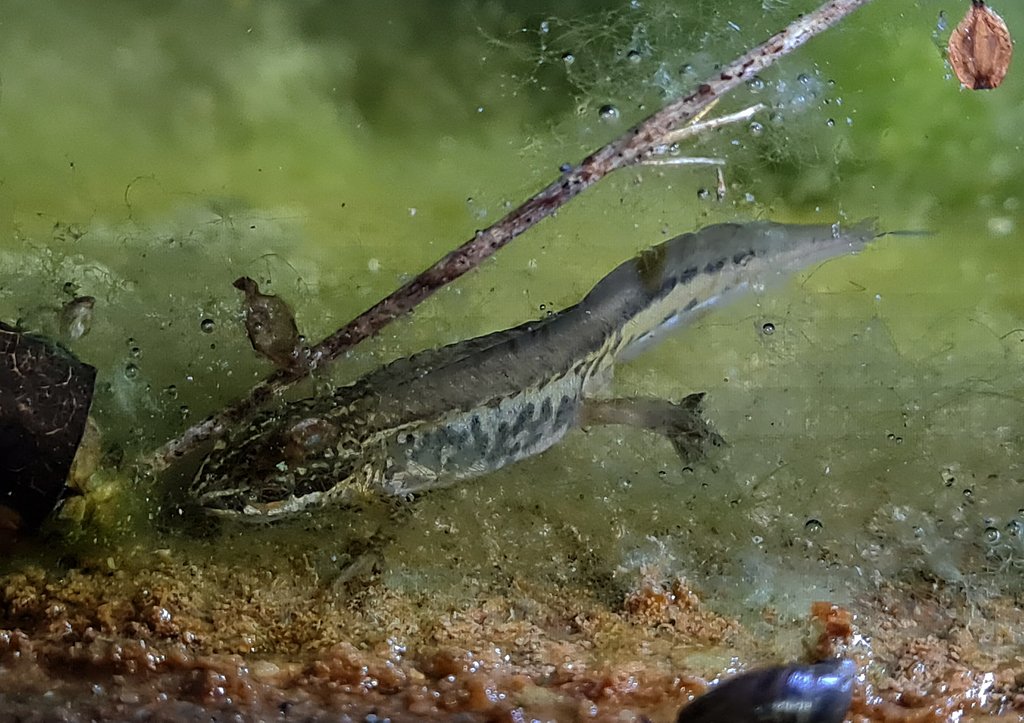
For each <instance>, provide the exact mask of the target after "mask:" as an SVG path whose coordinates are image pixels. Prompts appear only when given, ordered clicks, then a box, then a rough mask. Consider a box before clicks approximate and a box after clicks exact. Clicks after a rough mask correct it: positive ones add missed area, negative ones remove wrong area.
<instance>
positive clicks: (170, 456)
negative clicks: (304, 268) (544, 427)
mask: <svg viewBox="0 0 1024 723" xmlns="http://www.w3.org/2000/svg"><path fill="white" fill-rule="evenodd" d="M870 1H871V0H830V1H829V2H826V3H824V4H823V5H821V6H820V7H819V8H818V9H817V10H815V11H814V12H811V13H808V14H806V15H803V16H801V17H799V18H797V19H796V20H794V21H793V22H792V23H790V24H789V25H788V26H786V27H785V28H784V29H783V30H781V31H779V32H778V33H776V34H775V35H773V36H772V37H770V38H769V39H768V40H766V41H765V42H764V43H762V44H761V45H758V46H757V47H755V48H753V49H751V50H749V51H748V52H746V53H744V54H743V55H741V56H740V57H739V58H737V59H736V60H734V61H733V62H732V63H729V64H728V65H725V66H722V67H721V68H720V69H719V70H718V71H717V72H716V74H715V75H714V76H713V77H711V78H708V79H707V80H705V81H704V82H703V83H701V84H700V85H698V86H697V88H696V89H695V90H693V91H692V92H691V93H690V94H688V95H686V96H684V97H682V98H679V99H678V100H675V101H673V102H672V103H670V104H669V105H667V106H665V107H664V108H662V109H661V110H659V111H657V112H656V113H654V114H653V115H651V116H649V117H648V118H646V119H645V120H643V121H641V122H640V123H638V124H637V125H635V126H633V127H632V128H630V129H629V130H628V131H626V132H625V133H624V134H623V135H622V136H620V137H619V138H616V139H615V140H614V141H612V142H611V143H609V144H608V145H606V146H604V147H603V148H600V149H598V150H597V151H595V152H593V153H592V154H590V155H589V156H587V157H586V158H584V159H583V161H581V162H580V164H579V165H577V166H576V167H574V168H572V169H570V170H569V171H567V172H565V173H563V174H562V175H561V176H559V178H558V179H557V180H555V181H553V182H552V183H551V184H549V185H548V186H547V187H545V188H543V189H541V190H540V191H539V192H537V193H536V194H535V195H534V196H533V197H531V198H530V199H528V200H527V201H525V202H524V203H523V204H522V205H520V206H519V207H518V208H516V209H515V210H513V211H511V212H510V213H509V214H508V215H506V216H505V217H504V218H502V219H501V220H499V221H497V222H496V223H495V224H494V225H492V226H490V227H489V228H487V229H484V230H483V231H479V232H477V234H476V235H475V236H474V237H473V238H471V239H470V240H469V241H466V242H465V243H464V244H462V245H461V246H459V247H458V248H457V249H455V250H453V251H451V252H449V253H448V254H446V255H445V256H444V257H443V258H441V259H439V260H438V261H437V262H435V263H434V264H433V265H432V266H430V267H429V268H428V269H426V270H424V271H423V272H422V273H421V274H419V275H418V276H417V277H416V278H414V279H412V280H411V281H409V282H408V283H406V284H404V285H403V286H401V287H400V288H398V289H397V290H395V291H394V292H393V293H392V294H390V295H389V296H387V297H386V298H384V299H382V300H381V301H379V302H377V303H376V304H374V305H373V306H372V307H370V308H369V309H367V310H366V311H364V312H363V313H362V314H360V315H359V316H357V317H356V318H355V319H353V320H352V321H350V322H349V323H348V324H346V325H345V326H343V327H341V328H340V329H338V330H337V331H336V332H334V333H333V334H331V335H330V336H328V337H327V338H325V339H324V340H323V341H321V342H320V343H319V344H317V345H316V346H314V347H312V348H311V349H310V352H309V364H308V365H307V366H306V368H304V369H303V370H301V371H292V370H281V371H277V372H275V373H273V374H271V375H270V376H269V377H267V378H266V379H265V380H263V381H262V382H260V383H259V384H257V385H256V386H255V387H253V388H252V389H251V390H250V391H249V394H248V395H246V396H245V397H243V398H242V399H240V400H238V401H236V402H234V403H233V404H231V405H229V406H228V407H226V408H225V409H223V410H221V411H219V412H217V413H216V414H214V415H212V416H210V417H208V418H207V419H205V420H203V421H202V422H199V423H197V424H195V425H193V426H191V427H189V428H188V429H186V430H185V431H184V432H183V433H182V434H181V435H180V436H179V437H177V438H175V439H172V440H171V441H169V442H167V443H166V444H164V445H163V446H162V447H160V448H159V449H157V450H156V451H155V452H154V453H153V456H152V458H151V459H150V460H148V461H149V462H150V464H152V465H153V466H154V467H155V468H156V469H160V468H163V467H166V466H167V465H168V464H170V463H171V462H172V461H174V460H175V459H177V458H179V457H181V456H183V455H185V454H188V453H189V452H191V451H194V450H195V449H197V448H198V447H199V446H200V445H201V444H203V443H204V442H206V441H207V440H210V439H212V438H215V437H219V436H221V435H223V434H224V433H225V432H226V431H227V430H228V429H230V428H231V426H232V425H234V424H237V423H238V422H240V421H241V420H243V419H245V418H246V417H247V416H248V415H249V414H251V413H252V412H253V411H255V410H256V409H258V408H259V407H260V406H262V405H263V404H265V403H267V402H268V401H269V400H270V399H271V398H273V396H274V395H275V394H277V393H279V392H281V391H282V390H284V389H286V388H287V387H289V386H291V385H292V384H294V383H295V382H297V381H299V380H300V379H302V378H304V377H306V376H308V375H309V374H310V373H312V372H313V371H315V370H316V369H318V368H320V367H323V366H325V365H327V364H328V363H330V362H331V361H332V360H334V359H336V358H337V357H338V356H340V355H341V354H342V353H343V352H345V351H347V350H349V349H351V348H352V347H354V346H355V345H356V344H358V343H360V342H361V341H363V340H364V339H367V338H369V337H371V336H374V335H376V334H377V333H378V332H379V331H380V330H381V329H383V328H384V327H385V326H387V325H388V324H389V323H391V322H392V321H394V320H395V319H397V318H398V317H400V316H402V315H404V314H407V313H408V312H409V311H410V310H412V309H413V307H415V306H416V305H418V304H420V303H421V302H423V301H424V300H425V299H427V298H428V297H429V296H430V295H432V294H433V293H434V292H435V291H437V290H438V289H440V288H441V287H443V286H445V285H446V284H449V283H451V282H452V281H454V280H455V279H457V278H459V277H460V276H462V275H463V274H465V273H466V272H467V271H469V270H471V269H474V268H476V267H477V266H479V265H480V264H481V263H482V262H483V261H484V260H485V259H487V258H488V257H490V256H491V255H493V254H494V253H495V252H496V251H498V249H500V248H501V247H503V246H505V245H506V244H507V243H508V242H509V241H511V240H512V239H514V238H515V237H516V236H519V235H520V234H521V233H523V232H524V231H526V230H527V229H529V228H531V227H533V226H534V225H536V224H537V222H539V221H540V220H542V219H544V218H547V217H548V216H550V215H551V214H552V213H554V212H555V211H556V210H558V209H559V208H561V207H562V206H564V205H565V204H566V203H568V202H569V201H571V200H572V199H573V198H575V197H576V196H578V195H579V194H580V193H582V192H583V191H585V190H586V189H587V188H589V187H591V186H593V185H594V184H595V183H597V182H598V181H600V180H601V179H602V178H604V177H605V176H606V175H608V174H609V173H611V172H612V171H615V170H617V169H619V168H624V167H628V166H632V165H635V164H638V163H642V162H644V161H645V160H648V159H650V157H651V156H652V155H656V154H657V152H658V150H657V149H658V148H659V147H662V148H663V147H664V146H665V145H666V138H669V137H671V134H672V132H673V131H676V130H677V129H679V128H681V127H682V126H683V125H684V124H686V122H687V121H689V120H691V119H692V118H694V117H695V116H697V114H698V113H699V112H700V111H701V110H703V109H704V108H706V107H707V106H709V105H710V104H711V103H713V102H715V101H717V100H718V99H720V98H721V97H722V96H724V95H725V94H727V93H729V92H731V91H732V90H734V89H735V88H736V87H738V86H739V85H740V84H741V83H743V82H744V81H745V80H747V79H749V78H751V77H752V76H754V75H755V74H757V73H759V72H761V71H762V70H764V69H765V68H767V67H768V66H769V65H771V64H772V63H774V62H775V61H776V60H778V59H779V58H781V57H783V56H785V55H788V54H789V53H791V52H793V51H794V50H796V49H797V48H799V47H800V46H801V45H803V44H804V43H805V42H807V41H808V40H809V39H811V38H812V37H814V36H815V35H817V34H819V33H821V32H823V31H825V30H827V29H828V28H830V27H832V26H833V25H835V24H836V23H838V22H839V21H840V20H842V19H843V18H844V17H846V16H847V15H849V14H850V13H852V12H853V11H854V10H856V9H857V8H859V7H861V6H862V5H866V4H867V3H869V2H870Z"/></svg>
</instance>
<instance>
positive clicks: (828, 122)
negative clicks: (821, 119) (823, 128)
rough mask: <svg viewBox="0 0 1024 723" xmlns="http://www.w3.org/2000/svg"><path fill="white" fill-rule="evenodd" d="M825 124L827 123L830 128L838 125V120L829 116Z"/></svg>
mask: <svg viewBox="0 0 1024 723" xmlns="http://www.w3.org/2000/svg"><path fill="white" fill-rule="evenodd" d="M825 125H827V126H828V127H829V128H834V127H835V125H836V121H835V119H834V118H829V119H828V120H827V121H825Z"/></svg>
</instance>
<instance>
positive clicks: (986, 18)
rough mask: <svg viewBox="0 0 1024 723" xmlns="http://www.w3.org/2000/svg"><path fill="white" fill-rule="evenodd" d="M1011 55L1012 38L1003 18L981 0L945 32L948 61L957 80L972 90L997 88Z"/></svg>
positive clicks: (976, 0)
mask: <svg viewBox="0 0 1024 723" xmlns="http://www.w3.org/2000/svg"><path fill="white" fill-rule="evenodd" d="M1012 57H1013V39H1012V38H1011V37H1010V31H1009V29H1008V28H1007V27H1006V23H1004V22H1003V19H1002V18H1001V17H999V15H998V14H997V13H996V12H995V11H994V10H992V8H990V7H988V6H987V5H985V3H984V2H983V1H982V0H971V8H970V9H969V10H968V11H967V15H965V16H964V19H963V20H961V21H960V24H959V25H957V26H956V28H955V29H954V30H953V33H952V35H950V36H949V63H950V65H952V66H953V71H954V72H955V73H956V77H957V78H959V79H960V82H961V83H963V85H964V86H965V87H967V88H970V89H972V90H991V89H992V88H997V87H998V86H999V84H1000V83H1002V82H1003V78H1004V77H1006V70H1007V68H1009V67H1010V58H1012Z"/></svg>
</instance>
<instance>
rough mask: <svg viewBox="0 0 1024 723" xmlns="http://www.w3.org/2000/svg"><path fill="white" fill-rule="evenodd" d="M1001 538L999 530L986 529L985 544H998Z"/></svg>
mask: <svg viewBox="0 0 1024 723" xmlns="http://www.w3.org/2000/svg"><path fill="white" fill-rule="evenodd" d="M999 537H1000V535H999V530H997V529H996V528H994V527H986V528H985V542H987V543H988V544H990V545H994V544H996V543H997V542H999Z"/></svg>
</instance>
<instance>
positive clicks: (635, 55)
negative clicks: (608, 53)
mask: <svg viewBox="0 0 1024 723" xmlns="http://www.w3.org/2000/svg"><path fill="white" fill-rule="evenodd" d="M626 60H628V61H629V62H630V63H634V64H635V63H639V62H640V51H639V50H630V51H629V52H628V53H626Z"/></svg>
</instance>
